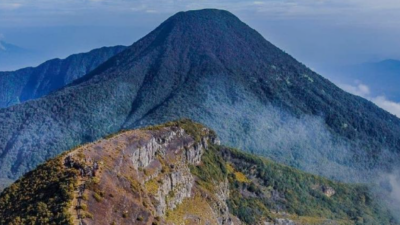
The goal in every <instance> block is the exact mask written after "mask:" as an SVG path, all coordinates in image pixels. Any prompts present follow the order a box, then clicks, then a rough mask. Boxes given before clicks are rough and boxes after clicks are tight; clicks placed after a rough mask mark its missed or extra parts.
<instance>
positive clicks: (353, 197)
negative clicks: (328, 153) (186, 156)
mask: <svg viewBox="0 0 400 225" xmlns="http://www.w3.org/2000/svg"><path fill="white" fill-rule="evenodd" d="M191 171H192V173H193V174H194V175H196V176H197V177H198V180H197V181H196V182H197V183H198V184H199V185H200V186H202V187H204V188H206V189H209V190H213V188H214V187H215V183H214V181H218V182H221V181H223V180H224V179H225V178H227V179H228V180H229V185H230V198H229V200H228V205H229V208H230V210H231V212H232V213H233V214H234V215H236V216H237V217H238V218H239V219H241V220H242V221H244V222H246V223H247V224H255V223H256V222H257V221H260V220H261V219H266V220H274V219H275V218H281V217H282V215H279V214H276V212H286V213H289V215H291V216H290V217H289V219H291V220H294V221H303V223H304V222H305V223H308V224H318V221H319V222H321V221H325V220H326V221H328V220H334V221H337V222H338V223H339V224H396V223H395V222H394V220H393V218H392V216H391V215H390V213H389V211H387V210H384V207H383V206H382V205H379V204H378V203H377V201H376V199H374V196H373V195H372V194H371V192H370V190H369V189H368V188H367V187H366V186H362V185H353V184H344V183H339V182H333V181H329V180H327V179H324V178H322V177H319V176H314V175H311V174H307V173H304V172H301V171H299V170H296V169H293V168H290V167H287V166H284V165H280V164H277V163H274V162H272V161H270V160H267V159H264V158H260V157H256V156H254V155H250V154H247V153H243V152H241V151H238V150H235V149H230V148H225V147H217V146H212V147H210V150H209V151H206V153H205V154H204V156H203V163H202V164H201V165H199V166H192V167H191ZM238 174H240V175H239V176H238ZM321 187H331V188H333V189H334V190H335V194H334V195H333V196H331V197H328V196H326V195H325V194H324V192H323V190H322V188H321ZM313 221H314V222H313ZM315 221H317V222H315Z"/></svg>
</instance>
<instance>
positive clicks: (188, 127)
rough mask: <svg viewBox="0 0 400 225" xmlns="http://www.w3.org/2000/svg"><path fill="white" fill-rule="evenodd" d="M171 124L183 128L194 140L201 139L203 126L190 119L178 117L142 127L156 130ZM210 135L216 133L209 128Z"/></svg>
mask: <svg viewBox="0 0 400 225" xmlns="http://www.w3.org/2000/svg"><path fill="white" fill-rule="evenodd" d="M172 126H177V127H180V128H182V129H184V130H185V132H186V133H187V134H189V135H190V136H192V137H193V138H194V140H195V141H196V142H198V141H200V140H201V137H202V136H204V131H203V129H204V128H205V126H204V125H203V124H201V123H196V122H194V121H192V120H190V119H180V120H175V121H171V122H167V123H164V124H161V125H156V126H150V127H146V128H143V130H158V129H161V128H164V127H172ZM210 133H211V136H214V137H216V136H217V135H216V134H215V132H214V131H212V130H210Z"/></svg>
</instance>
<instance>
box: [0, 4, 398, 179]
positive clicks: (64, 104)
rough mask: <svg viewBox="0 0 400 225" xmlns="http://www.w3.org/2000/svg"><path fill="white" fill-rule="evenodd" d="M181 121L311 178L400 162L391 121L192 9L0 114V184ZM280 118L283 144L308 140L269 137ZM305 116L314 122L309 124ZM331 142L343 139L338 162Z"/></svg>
mask: <svg viewBox="0 0 400 225" xmlns="http://www.w3.org/2000/svg"><path fill="white" fill-rule="evenodd" d="M154 40H157V41H154ZM149 49H152V51H149ZM38 74H40V73H38ZM303 75H307V77H304V76H303ZM54 77H55V78H57V77H58V76H54ZM285 80H286V82H285ZM36 81H37V80H34V79H33V84H35V82H36ZM311 81H313V82H311ZM0 83H2V82H0ZM2 84H3V83H2ZM40 93H43V92H40ZM0 99H3V98H1V97H0ZM4 99H6V98H4ZM6 101H8V100H6ZM271 108H273V109H275V111H272V113H271V110H270V109H271ZM271 114H272V115H271ZM273 115H277V116H275V117H273ZM180 118H190V119H192V120H195V121H198V122H201V123H204V124H205V125H207V126H209V127H210V128H212V129H213V130H215V131H216V132H217V133H218V134H219V135H220V137H221V140H222V142H223V143H225V144H227V145H229V146H236V147H238V146H243V147H244V148H245V149H244V150H245V151H249V152H253V153H257V154H260V155H263V156H267V157H270V158H272V159H274V160H276V161H279V162H282V163H285V164H286V165H290V166H293V167H296V168H300V169H309V171H310V172H314V173H323V172H326V173H328V172H332V171H333V168H338V167H340V170H338V172H335V173H333V172H332V173H333V174H323V175H337V177H338V179H339V178H340V179H341V178H343V177H342V176H341V175H343V174H344V175H347V174H348V172H349V171H351V172H354V174H359V173H361V176H359V177H361V178H364V177H363V176H362V175H363V174H362V173H363V172H364V171H367V172H369V171H370V170H369V169H374V170H375V169H377V170H379V169H381V167H382V168H385V169H386V168H390V167H391V166H392V165H396V164H399V162H400V158H399V157H396V156H397V155H398V154H399V153H400V144H399V143H400V135H398V134H399V133H400V120H399V119H398V118H397V117H395V116H393V115H391V114H389V113H387V112H386V111H384V110H382V109H380V108H378V107H377V106H375V105H374V104H372V103H371V102H368V101H367V100H364V99H362V98H360V97H357V96H353V95H351V94H348V93H346V92H344V91H342V90H341V89H339V88H338V87H336V86H335V85H333V84H332V83H331V82H329V81H328V80H326V79H325V78H323V77H321V76H319V75H318V74H316V73H315V72H313V71H311V70H310V69H309V68H307V67H306V66H304V65H303V64H301V63H299V62H298V61H296V60H295V59H294V58H293V57H291V56H290V55H288V54H286V53H284V52H283V51H281V50H280V49H279V48H277V47H276V46H274V45H273V44H271V43H270V42H268V41H266V40H265V39H264V38H263V37H262V36H261V35H260V34H259V33H257V32H256V31H255V30H254V29H251V28H250V27H249V26H248V25H246V24H244V23H243V22H242V21H240V20H239V19H238V18H237V17H235V16H234V15H232V14H231V13H229V12H226V11H221V10H199V11H190V12H184V13H178V14H176V15H175V16H173V17H171V18H170V19H168V20H167V21H165V22H164V23H163V24H162V25H160V26H159V27H158V28H157V29H156V30H155V31H154V32H151V33H150V34H149V35H147V36H146V37H144V38H143V39H141V41H139V42H137V43H135V44H133V45H132V46H130V47H129V48H128V49H127V50H125V51H123V52H121V53H120V54H117V55H116V56H115V57H112V58H111V59H110V60H108V61H106V62H105V63H103V64H101V66H99V67H97V68H96V69H94V70H92V72H90V73H89V74H87V75H86V76H84V77H82V78H80V79H78V80H75V81H74V82H73V83H72V84H70V85H69V86H68V87H66V88H62V89H60V90H58V91H55V92H53V93H51V94H49V95H46V96H44V97H43V98H40V99H37V100H35V101H27V102H25V103H24V104H18V105H14V106H12V107H9V108H4V109H0V121H1V126H0V178H7V179H12V180H15V179H18V178H19V177H20V176H22V175H23V174H25V173H26V172H27V171H29V170H32V169H33V168H35V167H36V166H37V165H39V164H40V163H42V162H44V161H45V160H47V159H49V158H51V157H53V156H56V155H58V154H60V153H61V152H63V151H66V150H68V149H70V148H71V147H73V146H76V145H78V144H83V143H87V142H91V141H94V140H98V139H100V138H102V137H105V136H107V135H109V134H112V133H115V132H118V131H119V130H122V129H130V128H135V127H144V126H149V125H154V124H159V123H163V122H166V121H171V120H176V119H180ZM288 118H289V119H290V118H294V119H296V121H298V123H297V124H298V127H297V130H295V131H299V132H292V134H293V135H292V136H291V137H290V138H293V139H294V138H295V137H298V135H297V134H304V133H305V134H308V135H306V137H303V136H301V137H300V140H298V139H296V142H295V141H293V140H292V139H290V138H289V137H288V136H287V133H286V132H279V131H282V130H281V128H282V127H286V128H287V129H286V130H284V131H287V130H290V129H293V127H292V126H291V125H292V124H291V123H290V122H291V121H293V120H290V122H287V121H288ZM304 118H312V119H313V121H318V122H319V123H313V124H316V125H315V126H307V125H309V124H310V123H308V122H309V121H305V122H304ZM302 122H303V123H302ZM343 124H347V126H346V128H345V129H343ZM183 126H184V125H183ZM320 130H322V131H324V132H319V131H320ZM301 131H304V132H301ZM330 135H331V136H332V137H331V136H330ZM330 138H332V140H331V139H330ZM326 139H328V140H330V142H326V141H325V140H326ZM266 140H269V142H268V143H272V140H275V142H274V143H275V145H274V146H266V143H265V142H266ZM308 140H311V141H308ZM307 141H308V142H307ZM292 143H294V144H292ZM335 143H343V145H342V146H344V147H343V148H344V149H341V150H342V151H341V152H340V153H341V154H335V153H337V151H336V149H338V148H337V147H338V146H336V145H334V144H335ZM290 144H292V145H290ZM328 144H332V146H329V145H328ZM288 145H290V146H288ZM328 147H329V148H328ZM339 147H341V146H339ZM326 149H331V151H330V152H329V154H325V153H326V151H324V152H323V150H326ZM382 149H387V152H384V151H383V150H382ZM306 150H307V151H306ZM304 152H306V153H307V154H303V153H304ZM386 153H387V154H386ZM344 154H346V155H345V157H344V158H343V157H342V156H343V155H344ZM26 156H29V157H26ZM314 156H315V157H314ZM339 156H340V157H339ZM311 157H313V158H311ZM310 158H311V159H310ZM310 161H311V162H322V163H321V166H324V168H323V170H316V169H315V170H312V169H310V167H307V166H308V165H307V164H308V163H309V162H310ZM325 162H327V163H325ZM331 168H332V169H331ZM338 173H339V174H338ZM354 177H355V176H354ZM350 178H353V177H350ZM350 178H349V179H350Z"/></svg>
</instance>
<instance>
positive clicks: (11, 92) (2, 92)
mask: <svg viewBox="0 0 400 225" xmlns="http://www.w3.org/2000/svg"><path fill="white" fill-rule="evenodd" d="M124 49H125V47H124V46H114V47H103V48H98V49H94V50H92V51H90V52H87V53H78V54H73V55H71V56H68V57H67V58H65V59H58V58H57V59H51V60H48V61H46V62H44V63H42V64H40V65H39V66H37V67H27V68H22V69H19V70H16V71H8V72H0V84H1V88H0V99H1V100H0V107H1V108H4V107H8V106H11V105H14V104H18V103H21V102H25V101H27V100H31V99H36V98H40V97H42V96H44V95H47V94H48V93H50V92H53V91H55V90H57V89H59V88H62V87H64V86H65V85H67V84H69V83H71V82H72V81H74V80H75V79H78V78H79V77H81V76H83V75H85V74H86V73H88V72H90V71H91V70H93V69H94V68H96V67H97V66H98V65H100V64H101V63H103V62H104V61H106V60H108V59H109V58H110V57H112V56H114V55H115V54H117V53H119V52H121V51H122V50H124Z"/></svg>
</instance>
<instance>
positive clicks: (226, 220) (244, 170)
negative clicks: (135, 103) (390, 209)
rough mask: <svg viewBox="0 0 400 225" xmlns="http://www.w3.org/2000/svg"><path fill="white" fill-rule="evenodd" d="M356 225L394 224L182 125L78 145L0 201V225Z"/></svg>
mask: <svg viewBox="0 0 400 225" xmlns="http://www.w3.org/2000/svg"><path fill="white" fill-rule="evenodd" d="M362 199H364V200H362ZM366 199H367V200H366ZM355 209H357V210H359V211H354V210H355ZM363 219H365V220H368V221H372V222H377V221H380V222H381V221H382V222H383V223H384V224H390V223H391V222H390V219H391V216H390V215H389V214H388V213H387V212H386V211H385V210H384V209H381V208H379V207H378V205H377V204H376V203H375V200H374V199H372V198H371V197H370V195H369V192H368V190H367V189H365V187H356V186H352V185H344V184H339V183H335V182H331V181H328V180H326V179H323V178H319V177H316V176H313V175H309V174H305V173H302V172H299V171H296V170H294V169H291V168H288V167H285V166H281V165H278V164H275V163H272V162H270V161H268V160H266V159H262V158H259V157H255V156H251V155H249V154H245V153H242V152H239V151H237V150H233V149H229V148H226V147H223V146H220V145H219V140H218V138H217V137H216V135H215V133H214V132H213V131H211V130H210V129H208V128H206V127H203V126H202V125H200V124H196V123H192V122H190V121H186V120H184V121H177V122H171V123H168V124H165V125H162V126H157V127H150V128H146V129H140V130H131V131H124V132H121V133H119V134H116V135H114V136H111V137H108V138H106V139H103V140H100V141H97V142H94V143H91V144H87V145H84V146H80V147H78V148H76V149H74V150H71V151H68V152H66V153H64V154H62V155H60V156H58V157H56V158H54V159H52V160H50V161H48V162H47V163H45V164H43V165H41V166H39V167H38V168H37V169H36V170H34V171H32V172H30V173H28V174H26V175H25V176H24V177H23V178H21V179H20V180H18V181H17V182H16V183H15V184H13V185H11V186H10V187H9V188H7V189H5V190H4V192H3V193H2V194H1V195H0V224H30V223H32V224H87V225H91V224H93V225H94V224H99V225H102V224H104V225H109V224H148V225H154V224H170V225H172V224H176V225H178V224H221V225H228V224H229V225H231V224H354V223H355V222H359V221H361V220H363ZM388 221H389V222H388ZM386 222H388V223H386ZM372 224H374V223H372ZM393 224H395V223H393Z"/></svg>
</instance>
